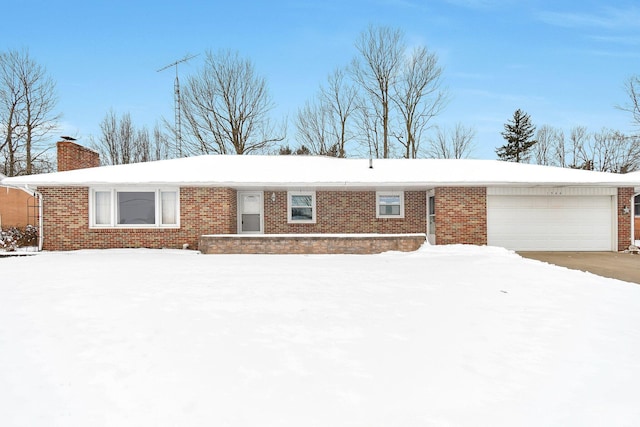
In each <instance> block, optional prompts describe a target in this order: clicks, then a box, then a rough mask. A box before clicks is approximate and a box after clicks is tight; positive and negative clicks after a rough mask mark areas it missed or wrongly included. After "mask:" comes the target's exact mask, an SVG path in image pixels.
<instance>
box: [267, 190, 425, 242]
mask: <svg viewBox="0 0 640 427" xmlns="http://www.w3.org/2000/svg"><path fill="white" fill-rule="evenodd" d="M271 194H272V192H270V191H265V193H264V199H265V200H264V232H265V233H266V234H283V233H294V234H295V233H304V234H309V233H381V234H401V233H425V232H426V229H427V222H426V221H427V212H426V193H425V192H424V191H405V192H404V205H405V207H404V218H376V192H375V191H316V208H317V211H316V223H315V224H289V223H287V192H286V191H276V192H275V196H276V197H275V201H272V200H271Z"/></svg>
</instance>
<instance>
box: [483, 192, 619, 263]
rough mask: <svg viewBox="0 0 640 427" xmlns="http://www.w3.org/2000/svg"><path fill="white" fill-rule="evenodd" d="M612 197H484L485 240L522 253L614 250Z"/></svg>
mask: <svg viewBox="0 0 640 427" xmlns="http://www.w3.org/2000/svg"><path fill="white" fill-rule="evenodd" d="M612 206H613V198H612V196H610V195H607V196H601V195H598V196H542V195H540V196H503V195H490V196H487V240H488V244H489V245H492V246H502V247H505V248H508V249H513V250H522V251H536V250H539V251H610V250H614V247H613V245H614V239H613V230H614V225H613V207H612Z"/></svg>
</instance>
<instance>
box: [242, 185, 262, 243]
mask: <svg viewBox="0 0 640 427" xmlns="http://www.w3.org/2000/svg"><path fill="white" fill-rule="evenodd" d="M262 200H263V193H262V191H241V192H238V230H239V231H240V233H262V232H263V223H264V222H263V219H262V216H263V215H262V213H263V205H264V204H263V201H262Z"/></svg>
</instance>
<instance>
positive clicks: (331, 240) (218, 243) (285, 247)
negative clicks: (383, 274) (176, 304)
mask: <svg viewBox="0 0 640 427" xmlns="http://www.w3.org/2000/svg"><path fill="white" fill-rule="evenodd" d="M425 237H426V236H425V235H424V234H422V235H419V234H413V235H409V234H407V235H397V234H391V235H375V236H374V235H369V236H361V235H358V234H354V235H351V236H345V235H340V236H335V235H319V234H314V235H304V234H301V235H298V236H292V235H286V236H278V235H275V234H269V235H255V236H238V235H235V236H219V235H218V236H202V237H201V238H200V244H199V248H200V250H201V251H202V253H205V254H376V253H381V252H385V251H403V252H410V251H415V250H416V249H418V248H419V247H420V245H422V244H423V243H424V241H425Z"/></svg>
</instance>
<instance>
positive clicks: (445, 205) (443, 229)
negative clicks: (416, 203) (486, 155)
mask: <svg viewBox="0 0 640 427" xmlns="http://www.w3.org/2000/svg"><path fill="white" fill-rule="evenodd" d="M435 214H436V243H437V244H438V245H450V244H457V243H464V244H472V245H486V244H487V189H486V188H485V187H438V188H436V189H435Z"/></svg>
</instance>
